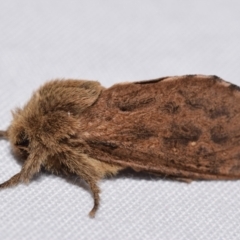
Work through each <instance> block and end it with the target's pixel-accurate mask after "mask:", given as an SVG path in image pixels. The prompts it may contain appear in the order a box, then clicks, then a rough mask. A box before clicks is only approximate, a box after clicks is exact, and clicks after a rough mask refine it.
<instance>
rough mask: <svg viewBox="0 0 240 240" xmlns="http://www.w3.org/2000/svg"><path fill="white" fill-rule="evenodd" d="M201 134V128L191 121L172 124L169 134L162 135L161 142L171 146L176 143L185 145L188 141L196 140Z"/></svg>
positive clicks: (174, 145)
mask: <svg viewBox="0 0 240 240" xmlns="http://www.w3.org/2000/svg"><path fill="white" fill-rule="evenodd" d="M201 134H202V131H201V129H199V128H198V127H196V126H194V125H193V124H191V123H188V124H185V125H177V124H174V125H173V126H172V129H171V136H170V137H164V138H163V142H164V144H167V145H169V144H170V146H171V147H176V146H177V145H178V144H180V145H187V144H188V143H189V142H190V141H197V140H198V139H199V138H200V136H201Z"/></svg>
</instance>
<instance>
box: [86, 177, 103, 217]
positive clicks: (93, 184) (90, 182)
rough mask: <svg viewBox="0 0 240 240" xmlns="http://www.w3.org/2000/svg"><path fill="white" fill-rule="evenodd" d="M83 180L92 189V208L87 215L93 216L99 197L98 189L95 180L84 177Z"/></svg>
mask: <svg viewBox="0 0 240 240" xmlns="http://www.w3.org/2000/svg"><path fill="white" fill-rule="evenodd" d="M84 180H85V181H86V182H87V183H88V185H89V187H90V189H91V191H92V194H93V200H94V204H93V208H92V210H91V211H90V212H89V216H90V217H95V214H96V212H97V210H98V207H99V202H100V197H99V193H100V189H99V187H98V185H97V182H96V181H94V180H93V179H84Z"/></svg>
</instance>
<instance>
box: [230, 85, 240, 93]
mask: <svg viewBox="0 0 240 240" xmlns="http://www.w3.org/2000/svg"><path fill="white" fill-rule="evenodd" d="M228 88H229V89H230V90H232V91H240V87H239V86H237V85H235V84H232V83H231V84H230V85H229V86H228Z"/></svg>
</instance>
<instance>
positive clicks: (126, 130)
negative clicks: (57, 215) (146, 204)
mask: <svg viewBox="0 0 240 240" xmlns="http://www.w3.org/2000/svg"><path fill="white" fill-rule="evenodd" d="M0 136H1V137H4V138H6V139H8V140H9V141H10V142H11V145H12V147H13V150H14V152H16V153H18V154H20V155H21V156H22V158H23V159H24V163H23V166H22V169H21V171H20V172H19V173H17V174H16V175H14V176H13V177H12V178H10V179H9V180H8V181H6V182H4V183H2V184H1V185H0V187H1V188H6V187H10V186H13V185H16V184H18V183H20V182H28V181H29V180H30V179H31V178H32V177H33V175H34V174H36V173H38V172H39V171H40V169H41V168H44V169H46V170H47V171H50V172H52V173H55V174H65V175H70V174H76V175H78V176H79V177H81V178H82V179H84V180H85V181H86V183H88V185H89V187H90V189H91V191H92V193H93V197H94V206H93V209H92V210H91V212H90V216H94V215H95V212H96V210H97V209H98V206H99V188H98V185H97V182H98V180H100V179H101V178H103V177H105V176H106V175H115V174H117V172H118V171H119V170H122V169H125V168H132V169H133V170H135V171H145V172H148V173H152V174H157V175H161V176H164V177H169V178H174V179H177V180H179V179H180V180H186V181H191V180H194V179H209V180H210V179H239V178H240V88H239V87H237V86H235V85H233V84H230V83H228V82H226V81H223V80H222V79H220V78H218V77H216V76H203V75H186V76H180V77H165V78H159V79H155V80H150V81H142V82H133V83H122V84H115V85H113V86H112V87H110V88H107V89H106V88H104V87H102V86H101V85H100V84H99V83H98V82H96V81H82V80H55V81H51V82H48V83H46V84H45V85H43V86H42V87H41V88H40V89H39V90H38V91H36V92H35V93H34V94H33V96H32V98H31V99H30V101H29V102H28V103H27V104H26V105H25V106H24V107H23V109H17V110H16V111H15V112H14V113H13V120H12V122H11V125H10V126H9V128H8V129H7V130H6V131H1V132H0Z"/></svg>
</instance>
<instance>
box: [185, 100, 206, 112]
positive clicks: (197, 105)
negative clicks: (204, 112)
mask: <svg viewBox="0 0 240 240" xmlns="http://www.w3.org/2000/svg"><path fill="white" fill-rule="evenodd" d="M205 102H206V101H205V100H204V99H202V98H192V99H186V101H185V103H186V104H187V105H188V106H189V107H190V108H191V109H192V110H195V109H204V108H205Z"/></svg>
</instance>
